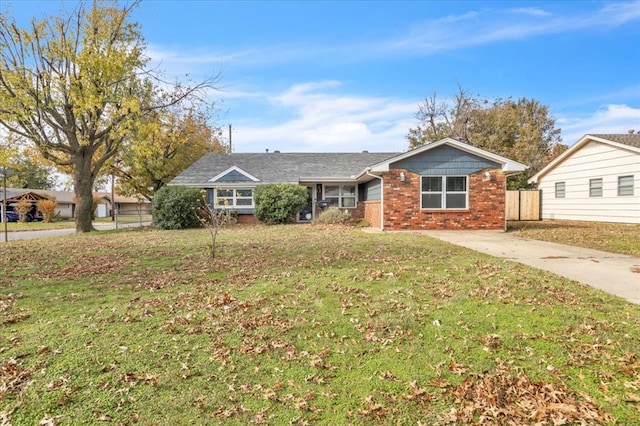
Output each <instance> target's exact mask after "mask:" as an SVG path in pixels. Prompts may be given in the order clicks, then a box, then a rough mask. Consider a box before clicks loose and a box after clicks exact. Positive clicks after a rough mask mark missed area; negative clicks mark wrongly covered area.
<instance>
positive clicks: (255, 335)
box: [0, 226, 640, 425]
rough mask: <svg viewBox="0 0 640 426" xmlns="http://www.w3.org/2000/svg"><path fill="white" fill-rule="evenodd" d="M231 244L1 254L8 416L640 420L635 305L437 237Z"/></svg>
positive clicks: (6, 248)
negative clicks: (210, 248) (213, 251)
mask: <svg viewBox="0 0 640 426" xmlns="http://www.w3.org/2000/svg"><path fill="white" fill-rule="evenodd" d="M219 241H220V243H221V246H220V247H221V250H220V252H219V258H217V259H216V260H215V261H214V262H212V261H211V260H210V257H209V253H208V252H207V249H206V247H207V243H208V234H207V232H206V231H205V230H189V231H158V230H152V229H136V230H132V231H122V232H115V233H111V232H110V233H100V234H89V235H77V236H71V237H66V238H56V239H50V240H48V243H47V244H46V245H43V244H41V243H38V242H35V241H18V242H10V243H7V244H4V245H2V246H0V268H1V269H2V270H3V271H5V272H4V274H3V275H2V276H1V277H0V280H2V281H1V282H0V353H2V359H3V360H4V361H2V363H1V364H0V407H2V408H0V418H3V419H8V420H7V421H8V422H10V423H12V424H38V423H39V422H43V421H44V422H47V421H48V422H50V424H60V425H63V424H74V425H84V424H86V425H90V424H96V423H103V422H104V423H105V424H143V425H151V424H202V423H212V424H217V423H224V424H289V423H291V424H311V423H319V424H372V423H373V424H418V423H422V424H443V425H444V424H473V423H478V424H479V423H481V421H490V422H492V423H497V424H499V423H505V422H507V420H512V421H514V422H515V423H518V424H533V423H536V422H539V423H540V424H554V423H555V424H563V422H564V423H571V422H574V423H580V422H584V423H587V424H615V423H618V424H635V423H638V422H639V421H640V411H639V401H640V396H639V395H640V381H639V380H638V371H639V369H640V359H638V355H637V354H638V352H639V349H640V312H639V311H638V309H637V306H634V305H631V304H629V303H627V302H625V301H623V300H622V299H619V298H615V297H613V296H609V295H607V294H604V293H602V292H599V291H597V290H595V289H591V288H589V287H586V286H582V285H579V284H576V283H575V282H572V281H570V280H566V279H562V278H560V277H557V276H555V275H553V274H549V273H545V272H541V271H538V270H534V269H531V268H528V267H526V266H523V265H519V264H516V263H513V262H508V261H504V260H499V259H494V258H491V257H488V256H485V255H482V254H479V253H475V252H473V251H470V250H466V249H463V248H459V247H455V246H452V245H448V244H446V243H444V242H440V241H437V240H434V239H431V238H428V237H426V236H424V235H417V234H415V235H414V234H408V233H407V234H367V233H363V232H361V231H359V230H357V229H352V228H346V227H331V226H329V227H318V226H273V227H263V226H252V227H241V226H238V227H233V228H228V229H224V230H223V231H222V232H221V234H220V235H219ZM27 272H28V273H27ZM482 419H484V420H482Z"/></svg>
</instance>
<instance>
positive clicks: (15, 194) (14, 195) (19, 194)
mask: <svg viewBox="0 0 640 426" xmlns="http://www.w3.org/2000/svg"><path fill="white" fill-rule="evenodd" d="M6 191H7V195H6V198H4V194H3V193H1V192H0V202H1V209H2V214H1V215H0V219H1V220H2V221H4V220H5V218H6V214H5V212H4V209H5V208H6V209H7V210H10V209H9V207H12V206H14V205H16V204H18V203H19V202H21V201H25V200H26V201H28V202H30V203H31V206H32V207H31V211H30V213H29V214H31V215H33V214H34V213H35V211H36V209H37V208H36V203H37V202H38V201H40V200H49V199H50V198H49V197H47V196H45V195H42V194H38V193H37V192H33V191H30V190H23V189H15V188H7V190H6ZM32 217H33V216H32ZM27 221H29V220H28V219H27Z"/></svg>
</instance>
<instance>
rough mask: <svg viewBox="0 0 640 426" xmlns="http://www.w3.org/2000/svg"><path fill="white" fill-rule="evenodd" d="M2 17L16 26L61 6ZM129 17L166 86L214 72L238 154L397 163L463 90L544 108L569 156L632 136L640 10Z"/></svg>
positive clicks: (414, 5) (594, 7)
mask: <svg viewBox="0 0 640 426" xmlns="http://www.w3.org/2000/svg"><path fill="white" fill-rule="evenodd" d="M9 3H10V6H8V5H9ZM0 4H2V11H3V12H5V11H6V8H7V7H9V8H10V9H9V10H11V12H10V13H11V14H12V15H13V16H15V17H16V18H17V19H18V20H19V22H21V23H25V22H27V20H28V19H29V18H30V17H34V16H35V17H40V16H41V15H42V13H54V14H55V13H56V12H57V11H59V10H60V7H61V2H59V1H56V0H52V1H42V0H41V1H20V0H13V1H11V2H7V0H0ZM64 4H65V5H66V6H64V7H66V8H70V6H71V4H72V3H69V2H65V3H64ZM134 18H135V19H136V20H137V21H138V22H139V23H140V24H141V26H142V32H143V35H144V37H145V39H146V41H147V43H148V51H147V54H148V55H149V57H150V58H151V59H152V61H153V62H154V63H158V64H160V67H161V68H162V69H163V70H165V71H166V72H167V73H168V74H169V75H172V76H180V75H184V74H189V75H190V76H191V77H192V78H194V79H202V78H204V77H206V76H209V75H212V74H215V73H217V72H219V71H222V76H221V79H220V81H219V83H218V86H219V89H220V90H218V91H215V92H212V93H211V96H212V99H213V100H215V101H216V102H217V103H218V107H219V109H220V113H219V117H218V122H217V124H218V125H221V126H225V128H226V126H227V125H228V124H232V126H233V133H232V137H233V150H234V152H264V150H265V149H270V150H276V149H278V150H281V151H283V152H309V151H315V152H338V151H361V150H365V149H366V150H369V151H404V150H406V149H407V141H406V139H405V135H406V134H407V132H408V130H409V128H411V127H415V125H416V119H415V113H416V111H417V109H418V105H419V104H420V102H421V101H422V100H423V99H424V98H425V97H426V96H428V95H431V94H432V93H433V92H434V91H435V92H436V93H437V94H438V95H439V96H441V97H443V98H447V97H450V96H451V95H453V94H454V93H455V92H456V91H457V87H458V84H459V85H460V86H461V87H463V88H464V89H466V90H468V91H469V92H470V93H472V94H476V95H479V96H481V97H486V98H498V97H502V98H506V97H513V98H519V97H526V98H530V99H536V100H538V101H539V102H541V103H542V104H545V105H547V106H548V107H549V110H550V112H551V114H552V115H553V116H554V117H555V118H556V124H557V126H558V127H560V128H561V129H562V137H563V142H564V143H565V144H567V145H572V144H573V143H575V142H576V141H577V140H578V139H579V138H580V137H581V136H583V135H584V134H586V133H626V132H627V130H629V129H635V130H637V131H638V130H640V2H611V1H609V2H599V1H595V2H588V1H549V2H525V1H509V2H507V1H486V2H480V1H477V2H476V1H465V2H456V1H452V2H445V1H375V2H374V1H352V2H340V1H305V2H302V1H298V2H294V1H281V2H270V1H233V2H231V1H209V0H191V1H189V0H187V1H169V0H165V1H163V0H143V1H142V3H141V4H140V6H139V8H138V9H137V10H136V12H135V14H134ZM225 132H226V130H225Z"/></svg>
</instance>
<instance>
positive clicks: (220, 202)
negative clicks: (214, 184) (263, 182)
mask: <svg viewBox="0 0 640 426" xmlns="http://www.w3.org/2000/svg"><path fill="white" fill-rule="evenodd" d="M215 191H216V192H215V194H216V200H215V205H216V207H220V208H246V209H248V208H252V207H253V189H251V188H218V189H216V190H215Z"/></svg>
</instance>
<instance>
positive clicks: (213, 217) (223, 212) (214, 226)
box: [197, 199, 236, 260]
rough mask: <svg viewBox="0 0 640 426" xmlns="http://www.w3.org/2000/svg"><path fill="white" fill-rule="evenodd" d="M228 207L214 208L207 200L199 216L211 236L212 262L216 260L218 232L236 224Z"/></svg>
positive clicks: (223, 205)
mask: <svg viewBox="0 0 640 426" xmlns="http://www.w3.org/2000/svg"><path fill="white" fill-rule="evenodd" d="M225 202H226V201H225ZM226 207H227V206H226V204H222V205H220V206H212V205H211V204H209V203H207V201H206V199H205V202H204V206H202V208H200V210H199V211H198V215H197V216H198V219H199V220H200V223H202V226H204V227H205V228H207V229H208V230H209V234H210V236H211V246H210V247H209V248H210V252H211V260H214V259H215V258H216V240H217V239H218V232H219V231H220V229H221V228H222V227H223V226H225V225H228V224H233V223H235V222H236V218H235V216H234V215H233V212H232V211H231V210H230V209H228V208H226Z"/></svg>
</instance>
